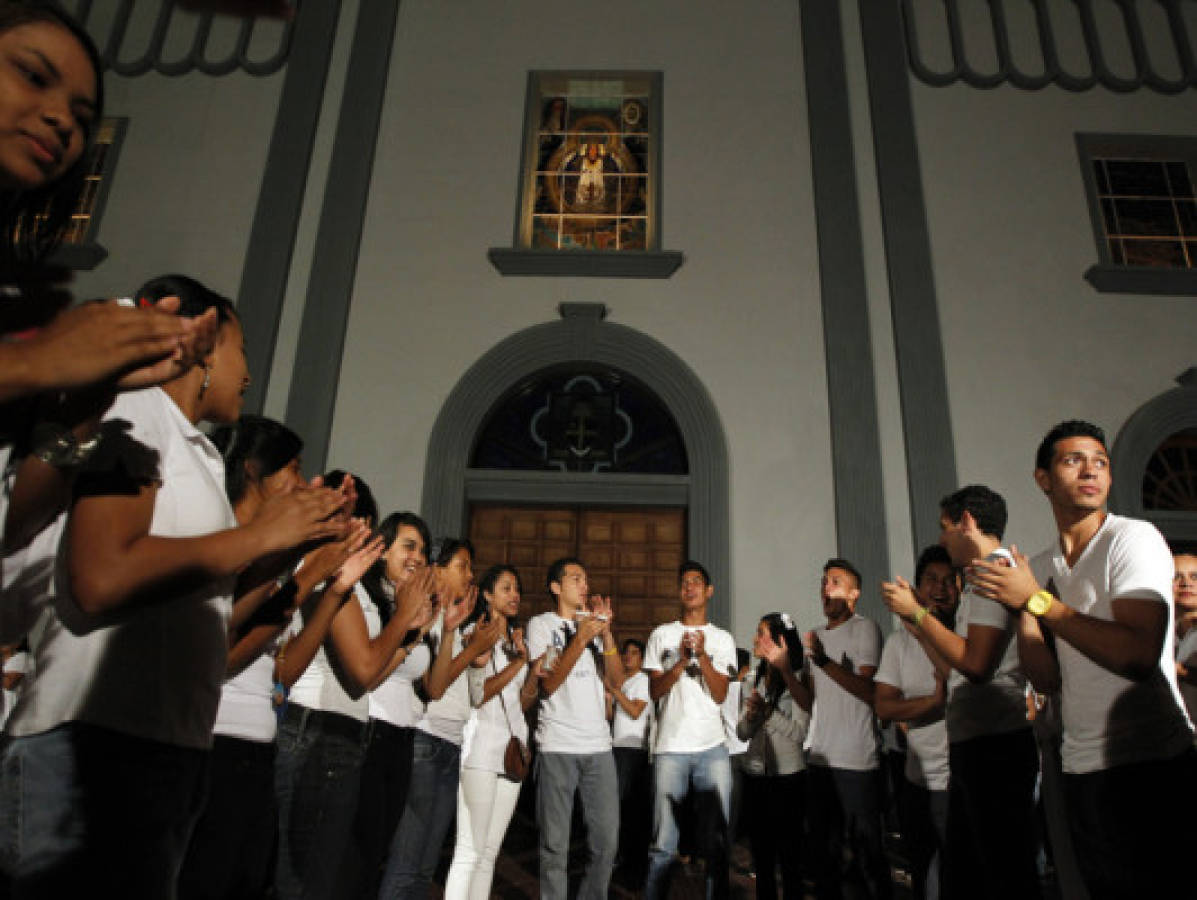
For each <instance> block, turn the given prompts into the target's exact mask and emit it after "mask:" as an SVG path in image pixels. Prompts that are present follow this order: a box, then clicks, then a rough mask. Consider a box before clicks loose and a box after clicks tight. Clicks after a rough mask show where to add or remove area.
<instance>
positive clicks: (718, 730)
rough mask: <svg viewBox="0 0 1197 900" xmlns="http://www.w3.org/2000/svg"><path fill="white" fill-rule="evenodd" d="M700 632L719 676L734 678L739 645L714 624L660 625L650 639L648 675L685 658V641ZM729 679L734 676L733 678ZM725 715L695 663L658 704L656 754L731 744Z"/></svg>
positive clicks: (647, 659) (692, 662)
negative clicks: (682, 651) (682, 652)
mask: <svg viewBox="0 0 1197 900" xmlns="http://www.w3.org/2000/svg"><path fill="white" fill-rule="evenodd" d="M688 631H701V632H702V633H703V636H704V647H705V650H706V654H707V656H709V657H710V658H711V666H712V667H713V668H714V669H715V671H716V672H719V673H721V674H723V675H729V673H734V672H735V671H736V642H735V639H734V638H733V637H732V636H731V635H730V634H728V633H727V632H726V631H724V630H723V629H722V628H719V627H717V626H715V625H712V624H710V623H709V622H708V623H707V624H706V625H702V626H696V625H683V624H682V623H681V622H669V623H667V624H665V625H658V626H657V627H656V628H655V629H653V633H652V634H651V635H649V638H648V644H647V646H646V647H645V650H644V670H645V671H646V672H667V671H669V670H670V669H672V668H673V667H674V666H675V665H676V664H677V661H678V659H679V658H680V650H679V648H680V646H681V642H682V635H684V634H685V633H686V632H688ZM729 677H730V675H729ZM726 741H727V732H726V730H725V729H724V726H723V711H722V709H721V708H720V704H718V703H716V702H715V701H714V699H713V698H712V697H711V691H710V689H709V688H708V687H707V682H706V679H705V678H703V677H702V668H701V667H700V666H699V664H698V661H697V660H693V659H692V660H690V662H689V663H688V664H687V665H686V667H685V669H683V670H682V674H681V676H680V677H679V678H678V680H677V681H676V682H674V684H673V687H671V688H670V689H669V693H668V694H666V695H665V696H663V697H661V698H660V699H659V700H658V701H657V738H656V746H655V747H654V748H653V752H655V753H697V752H698V751H701V750H709V749H710V748H711V747H716V746H718V745H719V744H723V743H726Z"/></svg>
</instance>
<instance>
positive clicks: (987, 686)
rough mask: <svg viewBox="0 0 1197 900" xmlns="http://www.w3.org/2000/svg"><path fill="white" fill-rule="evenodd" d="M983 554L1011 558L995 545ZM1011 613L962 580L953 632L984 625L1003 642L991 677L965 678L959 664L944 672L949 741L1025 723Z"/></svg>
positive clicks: (1024, 691)
mask: <svg viewBox="0 0 1197 900" xmlns="http://www.w3.org/2000/svg"><path fill="white" fill-rule="evenodd" d="M986 559H988V560H990V561H996V560H998V559H1006V560H1011V556H1010V551H1009V550H1004V549H1002V548H998V549H997V550H994V551H993V552H992V553H990V554H989V556H987V557H986ZM1017 624H1018V621H1017V619H1016V618H1015V617H1014V614H1013V613H1012V612H1010V610H1008V609H1007V608H1006V607H1004V606H1002V604H1000V603H998V602H997V601H996V600H986V599H985V598H984V597H982V596H980V595H979V594H976V593H974V591H973V589H972V586H971V585H969V584H966V585H965V586H964V590H963V591H961V592H960V605H959V606H958V607H956V633H957V634H958V635H960V636H961V637H962V638H967V637H968V627H969V625H986V626H988V627H990V628H998V629H1001V630H1002V631H1004V632H1005V633H1006V636H1005V638H1004V640H1005V641H1006V645H1005V647H1003V648H1002V657H1001V659H1000V660H999V661H998V665H997V669H996V670H994V673H993V677H992V678H990V679H989V680H988V681H985V682H981V683H974V682H971V681H969V680H968V679H967V678H965V677H964V675H962V674H961V673H960V671H959V670H958V669H952V672H951V674H950V675H949V676H948V708H947V711H946V712H945V713H944V719H945V721H946V722H947V724H948V740H949V741H951V742H952V743H956V742H957V741H966V740H969V739H970V738H975V737H980V736H982V735H987V734H1008V733H1009V732H1011V731H1018V730H1019V729H1020V728H1030V727H1031V723H1030V722H1028V721H1027V699H1026V698H1027V679H1026V676H1025V675H1023V674H1022V670H1021V669H1020V668H1019V667H1018V639H1017V636H1016V634H1015V626H1016V625H1017Z"/></svg>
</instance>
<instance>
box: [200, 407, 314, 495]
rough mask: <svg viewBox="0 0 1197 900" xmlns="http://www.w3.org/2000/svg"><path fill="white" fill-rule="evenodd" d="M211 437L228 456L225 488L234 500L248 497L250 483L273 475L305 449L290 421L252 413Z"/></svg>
mask: <svg viewBox="0 0 1197 900" xmlns="http://www.w3.org/2000/svg"><path fill="white" fill-rule="evenodd" d="M209 437H210V438H211V440H212V443H213V444H215V445H216V449H217V450H219V451H220V455H221V456H223V457H224V489H225V493H227V494H228V495H229V502H230V503H236V502H237V501H238V500H240V499H241V498H242V497H244V496H245V492H246V490H248V489H249V486H250V484H254V483H257V482H260V481H261V480H262V479H263V478H269V477H270V476H271V475H273V474H274V473H275V472H278V471H279V470H280V469H283V468H284V467H285V466H287V465H288V464H289V463H290V462H291V460H293V459H298V458H299V454H300V453H302V452H303V440H302V439H301V438H300V437H299V435H297V434H296V433H295V432H294V431H292V430H291V429H290V428H288V427H287V426H286V425H284V424H282V423H281V422H276V421H274V419H268V418H266V417H265V416H255V415H250V414H248V413H247V414H246V415H243V416H242V417H241V418H240V419H238V420H237V421H236V423H235V424H233V425H221V426H220V427H219V428H217V429H215V430H214V431H213V432H212V434H211V435H210V436H209Z"/></svg>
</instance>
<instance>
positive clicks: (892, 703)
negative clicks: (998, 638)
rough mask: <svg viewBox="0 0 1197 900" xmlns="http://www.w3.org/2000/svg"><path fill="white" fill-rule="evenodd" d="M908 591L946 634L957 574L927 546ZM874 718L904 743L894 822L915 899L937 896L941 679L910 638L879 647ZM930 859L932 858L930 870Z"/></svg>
mask: <svg viewBox="0 0 1197 900" xmlns="http://www.w3.org/2000/svg"><path fill="white" fill-rule="evenodd" d="M914 584H915V590H916V592H917V594H918V599H919V600H920V602H922V603H923V604H925V605H926V607H927V609H928V610H929V611H930V614H931V615H933V616H935V617H936V618H937V619H939V621H940V622H942V623H943V624H944V625H946V626H947V627H949V628H951V627H952V626H953V625H954V623H955V617H956V606H957V604H958V603H959V601H960V584H959V574H958V572H957V570H956V569H955V568H953V566H952V560H951V557H949V556H948V551H947V550H945V549H944V548H943V547H941V546H939V545H938V544H932V545H931V546H930V547H927V548H926V549H924V550H923V552H922V553H921V554H919V558H918V562H917V563H916V564H915V568H914ZM874 681H875V682H876V685H877V687H876V691H875V693H874V703H873V709H874V711H875V712H876V713H877V718H879V719H884V720H888V721H891V722H895V723H897V725H898V727H899V728H901V730H902V732H903V733H904V734H905V736H906V754H905V756H906V763H905V770H904V773H903V776H902V778H901V782H900V783H899V784H898V786H897V795H898V796H897V800H898V819H899V822H900V824H901V829H902V838H903V843H904V844H905V846H906V854H907V859H908V861H909V862H910V869H911V879H912V892H913V894H914V896H915V897H916V898H922V897H928V896H932V897H934V896H939V892H938V885H939V883H940V873H941V872H942V870H943V862H944V854H945V851H946V847H947V838H948V732H947V726H946V725H945V723H944V707H945V705H946V700H947V688H946V679H945V677H944V676H943V675H942V674H940V672H939V671H938V670H937V669H936V668H935V663H934V662H932V661H931V657H930V656H928V655H927V651H926V650H925V649H924V648H923V646H922V645H921V644H920V643H919V640H918V638H916V637H915V636H914V635H913V634H911V632H910V631H908V630H907V629H905V628H899V629H898V630H897V631H895V632H894V633H893V634H891V635H890V636H889V638H888V639H887V640H886V642H885V649H883V650H882V651H881V665H879V666H878V667H877V675H876V676H875V678H874ZM933 859H938V862H937V864H936V866H935V867H934V869H933V868H932V866H931V862H932V860H933Z"/></svg>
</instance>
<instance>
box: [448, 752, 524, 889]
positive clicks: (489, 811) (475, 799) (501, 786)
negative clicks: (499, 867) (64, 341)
mask: <svg viewBox="0 0 1197 900" xmlns="http://www.w3.org/2000/svg"><path fill="white" fill-rule="evenodd" d="M519 796H520V786H519V784H518V783H517V782H515V781H511V780H509V779H507V778H504V777H503V776H502V775H500V774H499V773H498V772H487V771H485V770H483V769H462V770H461V783H460V784H459V785H458V787H457V844H456V846H455V847H454V850H453V864H452V865H451V866H450V867H449V878H448V880H447V881H446V882H445V900H487V898H488V897H489V896H490V885H491V882H492V881H493V880H494V877H495V859H496V857H498V855H499V848H500V847H502V846H503V836H504V835H505V834H506V833H507V825H508V824H509V823H510V822H511V815H512V813H514V812H515V802H516V801H517V800H518V799H519Z"/></svg>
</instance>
